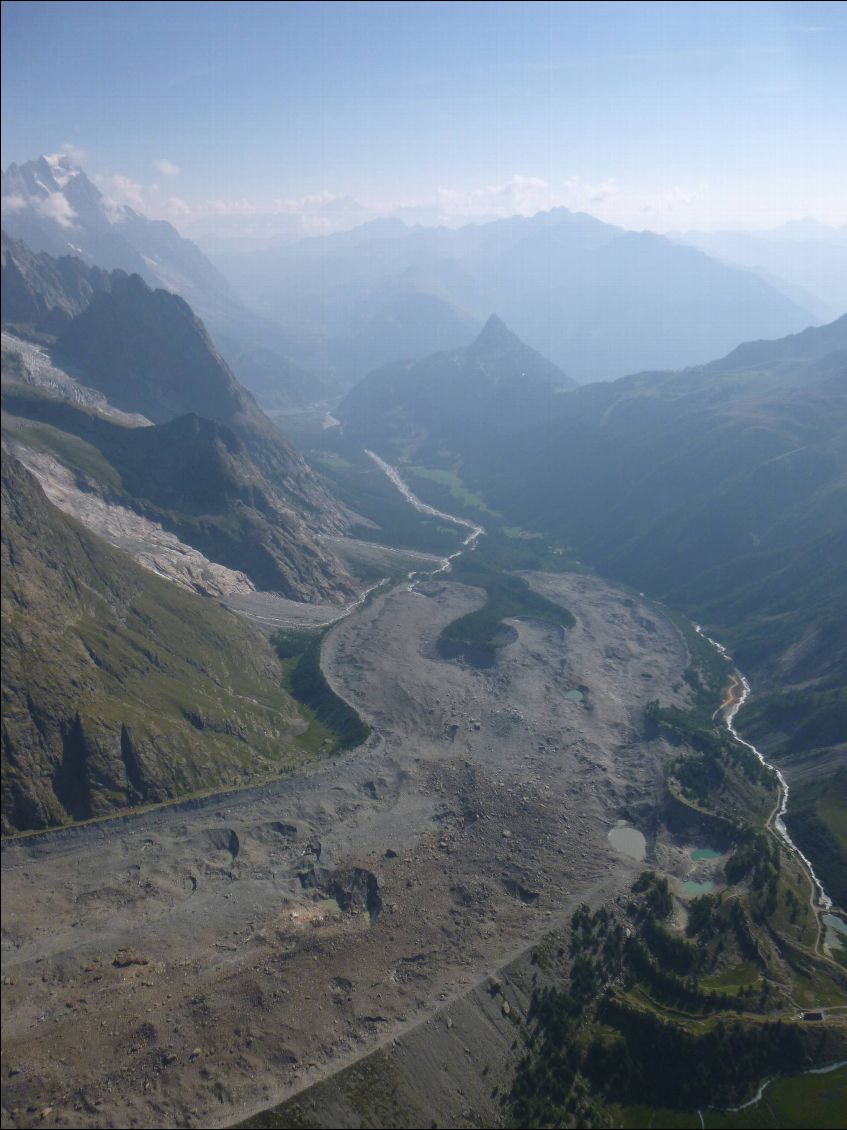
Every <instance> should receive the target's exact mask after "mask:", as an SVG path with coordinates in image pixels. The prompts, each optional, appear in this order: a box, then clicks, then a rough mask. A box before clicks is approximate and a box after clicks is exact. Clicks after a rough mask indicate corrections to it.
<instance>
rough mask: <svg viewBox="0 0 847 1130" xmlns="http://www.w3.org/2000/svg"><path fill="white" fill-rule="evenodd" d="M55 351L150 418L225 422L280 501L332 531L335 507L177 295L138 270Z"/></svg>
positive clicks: (337, 524)
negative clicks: (157, 287) (154, 287)
mask: <svg viewBox="0 0 847 1130" xmlns="http://www.w3.org/2000/svg"><path fill="white" fill-rule="evenodd" d="M57 348H58V351H59V353H60V354H61V355H62V356H64V357H66V358H67V359H68V360H69V361H70V362H71V363H72V364H74V365H75V366H77V367H78V368H79V369H80V370H81V371H82V372H84V374H85V378H86V381H87V382H88V383H89V384H91V385H93V386H94V387H95V388H98V389H100V391H101V392H103V393H104V394H105V395H106V396H107V397H108V399H109V400H110V402H112V403H113V404H115V405H116V406H117V407H119V408H123V409H124V410H126V411H130V412H140V413H142V414H143V415H144V416H147V417H148V418H149V419H151V420H153V421H154V422H155V423H164V422H166V421H168V420H172V419H173V418H174V417H175V416H181V415H184V414H185V413H189V412H194V413H196V414H197V415H202V416H205V417H207V418H208V419H211V420H214V421H216V422H218V423H221V424H226V425H228V426H229V427H231V428H232V429H233V431H234V432H236V433H237V434H238V435H239V437H240V438H241V439H242V440H243V442H244V445H245V447H246V449H247V451H248V452H249V454H250V456H251V458H252V459H253V460H254V461H255V463H256V465H257V466H258V467H259V469H260V470H261V471H262V472H263V473H264V474H265V475H266V476H267V477H268V478H269V479H270V481H271V482H272V484H273V485H274V487H275V488H276V489H277V490H278V491H279V493H280V495H281V496H282V497H283V498H284V499H285V501H286V502H287V503H288V504H289V505H290V506H292V508H294V509H296V510H298V511H299V512H300V513H301V514H302V515H303V517H304V519H305V520H306V521H307V522H308V524H309V525H310V526H311V527H312V528H314V529H325V530H336V531H337V530H339V529H340V528H341V527H342V526H343V522H344V519H343V515H342V513H341V510H340V508H339V507H338V505H337V504H336V503H335V501H334V500H333V499H332V498H331V496H330V495H329V494H328V493H327V491H326V489H325V488H324V487H323V486H322V484H321V483H320V482H319V480H318V479H317V478H316V477H315V475H314V474H313V473H312V471H310V469H309V468H308V466H307V465H306V463H305V461H304V460H303V458H302V457H301V456H300V454H299V453H298V452H297V451H296V449H295V448H294V447H293V446H292V445H291V444H290V443H289V442H288V441H287V440H286V439H285V437H284V436H283V435H282V434H281V433H280V432H279V431H278V430H277V429H276V428H275V427H274V426H273V424H271V422H270V421H269V420H268V419H267V417H266V416H265V415H264V414H263V413H262V412H261V411H260V409H259V408H258V407H257V405H256V403H255V401H254V400H253V398H252V396H250V394H249V393H248V392H247V390H246V389H245V388H243V387H242V386H241V385H240V384H239V383H238V381H237V380H236V378H235V376H234V375H233V373H232V371H231V370H230V368H229V366H228V365H227V364H226V362H225V361H224V360H223V358H222V357H221V356H220V354H219V353H218V351H217V350H216V349H215V347H214V345H213V343H212V340H211V338H210V337H209V335H208V334H207V333H206V330H205V327H204V326H203V323H202V322H201V321H200V320H199V318H197V317H196V316H195V315H194V313H193V312H192V310H191V307H190V306H189V305H188V303H187V302H185V301H184V300H183V299H182V298H180V297H178V296H177V295H175V294H170V293H168V292H167V291H164V290H151V289H150V288H149V287H148V286H147V285H146V283H145V282H144V281H143V280H142V279H141V278H139V277H138V276H137V275H132V276H129V277H128V278H120V279H117V280H115V282H114V283H113V285H112V288H111V290H110V291H109V292H108V293H106V292H99V293H97V294H95V295H94V297H93V298H92V301H91V303H90V304H89V306H88V307H87V308H86V309H85V310H84V311H83V312H82V313H81V314H79V315H77V317H76V318H74V319H73V321H72V322H71V323H70V324H69V325H68V326H67V328H66V329H65V331H64V332H63V333H62V335H61V336H60V338H59V340H58V343H57Z"/></svg>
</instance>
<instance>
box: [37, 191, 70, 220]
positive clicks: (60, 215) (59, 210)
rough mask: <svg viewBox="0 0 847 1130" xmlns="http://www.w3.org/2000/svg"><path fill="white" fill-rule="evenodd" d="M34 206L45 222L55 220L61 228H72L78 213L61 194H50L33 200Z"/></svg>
mask: <svg viewBox="0 0 847 1130" xmlns="http://www.w3.org/2000/svg"><path fill="white" fill-rule="evenodd" d="M32 206H33V208H34V209H35V211H36V212H37V213H38V215H39V216H43V217H44V218H45V220H53V221H54V223H57V224H58V225H59V227H60V228H72V227H73V226H74V224H73V222H74V220H75V219H76V212H75V211H74V210H73V208H72V207H71V206H70V204H69V203H68V202H67V200H66V199H65V197H64V196H63V195H62V193H61V192H48V193H47V195H46V196H35V197H33V198H32Z"/></svg>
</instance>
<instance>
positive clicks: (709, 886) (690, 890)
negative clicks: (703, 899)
mask: <svg viewBox="0 0 847 1130" xmlns="http://www.w3.org/2000/svg"><path fill="white" fill-rule="evenodd" d="M682 885H683V887H684V888H685V890H686V893H687V894H689V895H692V896H693V897H695V898H696V897H697V895H707V894H708V893H709V891H712V890H714V888H715V884H714V883H713V882H712V880H711V879H704V881H703V882H702V883H698V882H697V880H696V879H686V880H685V882H684V883H683V884H682Z"/></svg>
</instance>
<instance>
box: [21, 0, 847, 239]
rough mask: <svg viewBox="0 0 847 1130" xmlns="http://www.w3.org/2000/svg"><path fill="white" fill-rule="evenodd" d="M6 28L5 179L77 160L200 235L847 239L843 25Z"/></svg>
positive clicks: (213, 9)
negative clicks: (213, 231)
mask: <svg viewBox="0 0 847 1130" xmlns="http://www.w3.org/2000/svg"><path fill="white" fill-rule="evenodd" d="M2 20H3V79H2V94H3V103H2V106H3V109H2V126H3V154H2V162H3V167H4V168H6V167H7V166H8V164H9V163H10V162H18V163H20V162H23V161H26V160H29V159H31V158H33V157H35V156H37V155H38V154H40V153H55V152H59V151H62V150H63V149H64V150H65V151H66V152H68V153H70V154H71V155H72V157H73V159H74V160H76V161H78V162H79V163H80V164H81V165H82V167H83V168H85V170H86V172H87V173H88V174H89V176H91V177H92V178H93V179H95V180H96V182H97V183H98V185H99V186H100V187H101V189H102V190H103V191H104V193H105V194H106V195H107V196H109V197H111V198H113V199H115V200H118V201H120V202H126V203H130V204H133V205H134V206H135V207H137V208H139V209H140V210H141V211H143V212H145V213H146V214H148V215H151V216H160V217H164V218H167V219H170V220H172V221H173V222H174V223H176V224H177V226H179V227H181V228H183V229H184V230H185V229H189V230H190V228H191V226H192V225H196V224H198V223H200V222H202V221H203V220H204V219H205V221H206V222H207V224H209V223H213V222H215V221H217V219H219V218H220V217H227V218H230V219H231V218H232V217H239V216H241V217H244V216H251V215H254V214H262V213H282V214H288V213H291V214H294V215H299V214H303V215H307V216H314V217H315V222H316V223H318V224H320V223H325V222H327V221H326V220H325V219H322V217H324V216H325V215H326V213H327V211H328V210H329V212H330V213H332V210H333V209H332V207H330V208H329V209H328V206H330V205H332V206H333V207H334V210H335V214H336V215H337V216H339V215H341V214H347V213H346V212H345V209H347V212H350V208H349V207H348V205H347V200H348V198H351V199H352V200H355V201H357V202H358V203H359V204H360V205H362V206H363V213H362V214H363V215H365V214H367V215H370V214H373V215H376V214H389V213H392V212H395V211H396V210H397V209H400V210H401V212H400V214H402V215H404V216H406V217H407V218H412V219H414V218H419V219H422V220H425V221H431V220H434V219H439V220H443V221H446V222H452V223H457V222H462V221H463V220H467V219H475V218H487V217H489V216H500V215H510V214H513V213H516V212H520V213H523V214H531V213H533V212H536V211H539V210H541V209H543V208H549V207H552V206H554V205H559V204H561V205H565V206H567V207H571V208H576V209H582V210H584V211H588V212H591V213H593V214H594V215H597V216H599V217H600V218H601V219H603V220H607V221H610V222H614V223H621V224H624V225H625V226H629V227H636V228H652V229H654V230H659V231H665V230H672V229H675V230H687V229H691V228H706V229H710V228H720V227H739V228H764V227H769V226H772V225H775V224H779V223H782V222H784V221H786V220H789V219H798V218H801V217H804V216H807V215H811V216H814V217H816V218H818V219H820V220H822V221H824V222H826V223H831V224H842V223H844V222H845V221H847V66H845V64H844V60H845V59H847V3H787V4H786V3H781V4H769V3H669V4H642V3H612V4H607V3H553V4H548V3H521V4H513V3H491V2H487V3H399V4H396V3H330V4H325V3H277V4H274V3H261V4H252V3H237V4H231V3H208V2H206V3H200V4H195V3H166V4H160V3H84V4H81V3H70V2H62V3H58V4H57V3H24V2H16V0H11V2H6V3H4V4H3V5H2ZM354 211H355V210H354ZM350 214H352V212H350ZM330 222H331V221H330Z"/></svg>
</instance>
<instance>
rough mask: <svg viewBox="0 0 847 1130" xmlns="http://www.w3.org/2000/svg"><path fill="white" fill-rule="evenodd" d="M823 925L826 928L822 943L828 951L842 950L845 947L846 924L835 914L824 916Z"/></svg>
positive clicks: (846, 944) (846, 937) (846, 943)
mask: <svg viewBox="0 0 847 1130" xmlns="http://www.w3.org/2000/svg"><path fill="white" fill-rule="evenodd" d="M823 924H824V926H825V927H826V934H825V935H824V941H825V943H826V945H827V947H828V948H829V949H831V950H832V949H844V948H845V947H847V941H845V939H847V922H845V921H844V919H843V918H839V917H838V915H837V914H824V915H823Z"/></svg>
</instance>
